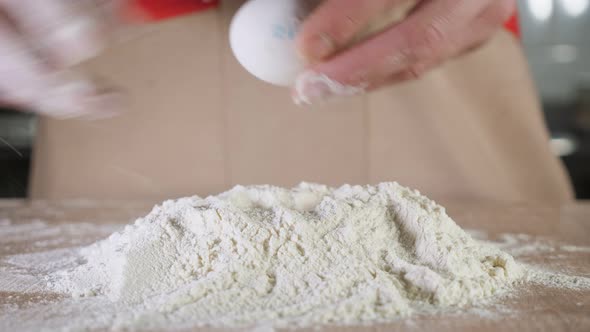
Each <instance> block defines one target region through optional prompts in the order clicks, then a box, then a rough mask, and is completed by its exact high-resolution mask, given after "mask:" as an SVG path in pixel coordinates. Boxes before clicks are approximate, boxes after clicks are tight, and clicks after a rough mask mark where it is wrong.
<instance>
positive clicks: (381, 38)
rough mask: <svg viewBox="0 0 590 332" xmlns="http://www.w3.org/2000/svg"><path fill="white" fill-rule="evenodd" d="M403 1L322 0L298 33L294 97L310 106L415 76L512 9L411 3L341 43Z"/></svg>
mask: <svg viewBox="0 0 590 332" xmlns="http://www.w3.org/2000/svg"><path fill="white" fill-rule="evenodd" d="M404 6H405V8H408V0H366V1H358V0H326V1H324V2H323V3H322V4H321V5H320V6H319V7H318V8H317V9H316V10H315V11H314V12H313V13H312V14H311V15H310V16H309V17H308V19H307V20H306V22H304V24H303V26H302V28H301V31H300V34H299V36H298V47H299V50H300V52H301V53H302V55H303V56H304V57H305V58H306V59H307V60H308V61H309V63H310V68H309V70H308V71H306V72H305V73H303V74H302V75H301V76H300V77H299V78H298V80H297V83H296V86H295V87H294V91H293V97H294V99H295V101H296V102H300V103H309V104H311V103H314V102H316V101H319V100H322V99H326V98H329V97H334V96H338V95H352V94H357V93H361V92H364V91H369V90H374V89H378V88H380V87H383V86H385V85H390V84H394V83H399V82H403V81H407V80H413V79H416V78H419V77H421V76H422V75H424V73H426V72H427V71H429V70H430V69H432V68H434V67H436V66H438V65H440V64H442V63H444V62H445V61H446V60H448V59H450V58H453V57H456V56H458V55H461V54H463V53H465V52H467V51H470V50H472V49H473V48H475V47H477V46H479V45H481V44H483V43H484V42H485V41H487V40H488V39H490V37H492V36H493V35H494V34H495V33H496V32H497V31H498V29H500V28H501V27H502V25H503V23H504V22H505V21H506V20H508V18H510V16H511V15H512V14H513V13H514V12H515V10H516V3H515V1H514V0H411V3H410V6H413V7H412V8H413V9H412V10H411V11H410V13H409V15H407V16H405V18H403V19H402V20H401V21H400V22H399V23H397V24H390V25H388V26H386V28H385V29H382V30H380V32H379V33H377V34H376V35H373V36H372V37H370V38H369V39H365V40H364V41H361V42H359V43H356V44H354V45H353V46H352V47H349V48H347V46H348V45H349V44H350V43H351V42H354V41H355V39H356V38H358V36H359V34H360V33H362V31H363V29H367V26H368V25H369V24H370V23H372V22H375V21H379V20H383V13H391V12H392V11H394V12H395V10H396V8H397V9H399V10H398V12H399V11H403V10H404V9H405V8H404ZM398 14H399V13H398ZM403 14H404V15H405V13H403ZM343 48H345V49H344V51H342V52H339V51H340V50H341V49H343Z"/></svg>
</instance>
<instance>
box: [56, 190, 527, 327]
mask: <svg viewBox="0 0 590 332" xmlns="http://www.w3.org/2000/svg"><path fill="white" fill-rule="evenodd" d="M79 255H80V259H81V260H82V261H83V262H84V263H83V264H82V265H77V266H75V267H72V268H70V269H64V270H61V271H59V272H57V273H53V274H51V275H50V277H48V282H49V286H50V288H51V289H53V290H54V291H58V292H65V293H69V294H71V295H73V296H75V297H80V296H82V297H89V298H91V297H94V296H98V297H101V298H104V297H105V296H106V297H107V298H108V299H109V300H110V302H111V303H113V305H124V306H134V307H135V308H136V309H135V310H134V311H133V314H132V315H130V317H125V319H119V322H120V323H118V324H119V325H120V326H118V327H122V328H124V327H130V326H131V327H138V326H140V327H150V328H158V327H166V326H170V324H172V322H174V324H176V325H180V326H182V325H183V324H185V326H194V325H199V326H214V327H246V326H250V327H251V326H255V325H258V326H270V327H284V326H310V325H322V324H334V323H336V324H362V323H368V322H382V321H388V320H392V319H395V318H398V317H400V316H405V315H409V314H411V313H413V312H424V311H429V310H437V309H443V308H449V307H461V306H465V305H468V304H474V303H478V302H480V301H484V300H486V299H489V298H491V297H493V296H495V295H498V294H502V293H505V292H506V291H507V290H510V289H511V288H512V287H513V286H514V285H516V284H517V283H518V282H520V281H522V280H525V279H527V278H529V279H530V278H532V279H534V278H535V277H534V276H535V275H534V274H529V273H528V272H527V271H528V270H527V269H526V268H525V267H524V266H522V265H520V264H517V263H515V261H514V259H513V258H512V256H510V255H509V254H507V253H505V252H503V251H501V250H500V249H498V248H497V247H495V246H493V245H491V244H488V243H483V242H477V241H475V240H473V239H472V237H471V236H469V235H468V234H467V233H465V232H464V231H463V230H462V229H461V228H460V227H459V226H457V224H455V222H454V221H453V220H452V219H451V218H449V217H448V216H447V214H446V213H445V209H444V208H443V207H441V206H439V205H437V204H435V203H434V202H432V201H431V200H429V199H427V198H426V197H424V196H421V195H420V194H419V193H418V192H417V191H413V190H410V189H407V188H404V187H402V186H400V185H398V184H397V183H383V184H380V185H378V186H364V187H361V186H343V187H340V188H338V189H332V188H329V187H326V186H321V185H314V184H305V183H304V184H301V185H299V186H298V187H296V188H294V189H292V190H288V189H282V188H277V187H271V186H253V187H241V186H238V187H235V188H234V189H232V190H230V191H228V192H225V193H222V194H220V195H218V196H211V197H207V198H204V199H203V198H199V197H191V198H182V199H178V200H172V201H167V202H164V203H163V204H162V205H160V206H157V207H155V208H154V209H153V210H152V212H151V213H150V214H148V215H147V216H146V217H144V218H141V219H138V220H137V221H136V222H135V223H134V224H133V225H130V226H127V227H126V228H125V229H124V230H122V231H120V232H118V233H114V234H113V235H111V236H110V237H109V238H108V239H106V240H103V241H100V242H97V243H95V244H93V245H90V246H88V247H85V248H82V249H81V251H80V252H79Z"/></svg>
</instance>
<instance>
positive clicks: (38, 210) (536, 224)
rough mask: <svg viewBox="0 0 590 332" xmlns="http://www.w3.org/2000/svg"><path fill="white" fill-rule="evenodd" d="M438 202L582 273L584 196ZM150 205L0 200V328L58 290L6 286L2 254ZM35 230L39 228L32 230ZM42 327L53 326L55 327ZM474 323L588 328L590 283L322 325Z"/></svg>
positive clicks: (588, 258) (546, 260) (64, 242)
mask: <svg viewBox="0 0 590 332" xmlns="http://www.w3.org/2000/svg"><path fill="white" fill-rule="evenodd" d="M442 203H443V205H445V206H446V207H447V211H448V213H449V215H450V216H451V217H453V219H454V220H455V221H456V222H457V223H458V224H459V225H461V226H462V227H463V228H465V229H469V230H477V231H478V232H477V234H483V235H485V237H486V238H487V239H488V240H495V239H496V240H497V239H499V238H502V237H501V235H502V234H527V235H531V236H532V237H531V238H528V240H527V241H532V242H535V241H537V242H539V241H541V242H542V243H546V244H548V245H550V246H553V247H552V248H553V249H551V250H545V251H540V252H534V251H530V250H529V251H521V253H520V254H518V255H515V256H516V258H517V259H518V260H519V261H523V262H526V263H530V264H534V265H536V266H543V267H544V268H546V269H548V270H552V271H560V272H564V273H567V274H570V275H576V276H583V277H590V203H576V204H571V205H567V206H561V207H557V206H555V207H547V206H532V205H528V206H527V205H505V204H465V203H463V204H457V203H454V202H442ZM152 205H153V204H152V203H151V202H126V203H121V202H91V201H70V202H54V203H48V202H34V203H26V202H23V201H6V200H5V201H2V200H0V331H9V330H10V331H13V330H34V329H33V328H31V325H30V324H29V325H27V323H26V322H24V321H23V322H19V321H18V320H17V319H14V318H11V317H19V316H18V313H19V310H21V308H22V310H25V309H26V308H31V307H34V306H53V307H56V308H59V304H60V301H61V300H60V298H61V297H60V296H56V295H55V294H49V293H46V292H43V291H39V290H38V289H30V290H28V291H22V290H20V291H16V292H15V291H10V290H11V289H13V288H14V286H15V285H10V282H11V281H9V280H8V279H9V278H8V277H7V274H6V273H7V272H6V270H7V264H6V263H5V262H6V261H7V259H8V258H10V257H14V255H19V254H24V253H35V252H41V251H48V250H53V249H59V248H68V247H75V246H83V245H86V244H90V243H92V242H94V241H96V240H98V239H100V238H104V237H105V236H106V235H108V234H109V233H110V232H112V230H113V229H116V228H117V227H119V226H120V225H124V224H128V223H130V222H132V221H133V220H134V219H135V218H137V217H140V216H143V215H145V214H146V213H147V212H149V210H150V209H151V206H152ZM98 225H107V226H108V227H107V226H105V227H102V226H101V227H99V226H98ZM109 225H110V226H109ZM94 226H96V227H94ZM40 229H42V230H43V231H39V230H40ZM27 232H29V233H27ZM29 234H30V235H29ZM566 246H576V248H581V250H569V251H567V250H566V251H564V250H560V248H566ZM569 248H573V247H569ZM508 251H509V252H510V250H508ZM17 286H18V285H17ZM16 288H18V287H16ZM7 308H10V309H11V310H13V311H12V312H13V313H14V315H13V314H10V315H5V314H2V311H3V310H7ZM15 308H16V309H15ZM15 310H16V311H15ZM58 310H59V309H58ZM58 314H59V312H58ZM63 314H64V315H67V313H63ZM49 327H50V328H51V329H54V330H60V329H61V328H62V327H59V326H49ZM475 329H477V330H478V331H480V332H485V331H552V332H554V331H590V290H584V291H580V290H576V291H574V290H564V289H551V288H546V287H540V286H536V287H532V286H530V287H528V289H525V290H522V291H520V292H518V294H515V296H512V297H510V298H508V299H504V300H501V301H500V303H497V304H494V305H493V306H491V307H489V308H483V309H482V308H470V309H469V308H468V309H466V310H461V311H452V312H447V313H441V314H437V315H435V316H415V317H411V318H409V319H400V320H398V321H395V322H393V323H390V324H387V325H377V326H370V327H357V328H352V327H351V328H327V329H326V330H330V331H336V330H337V331H356V330H361V331H391V330H406V331H424V330H426V331H434V330H436V331H472V330H475Z"/></svg>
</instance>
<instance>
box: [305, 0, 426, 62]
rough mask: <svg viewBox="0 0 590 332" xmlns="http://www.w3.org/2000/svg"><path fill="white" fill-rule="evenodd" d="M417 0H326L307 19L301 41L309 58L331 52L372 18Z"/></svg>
mask: <svg viewBox="0 0 590 332" xmlns="http://www.w3.org/2000/svg"><path fill="white" fill-rule="evenodd" d="M416 1H417V0H373V1H358V0H326V1H325V2H323V3H322V4H321V5H320V6H319V7H318V8H317V9H316V10H315V11H313V12H312V14H311V15H310V16H309V17H308V18H307V19H306V21H305V22H304V24H303V26H302V27H301V31H300V32H299V35H298V39H297V44H298V48H299V50H300V52H301V54H302V55H303V56H304V57H305V58H307V59H308V60H309V61H311V62H313V61H317V60H321V59H324V58H326V57H328V56H330V55H331V54H332V53H334V52H336V51H337V50H338V49H341V48H342V47H344V46H345V45H347V44H348V43H349V42H350V41H351V40H353V39H354V38H355V36H357V35H358V34H359V33H361V31H362V30H363V29H365V28H366V27H367V26H368V25H369V24H370V23H371V22H374V21H375V19H377V18H379V16H382V15H383V13H384V12H390V11H392V10H393V9H395V8H397V7H402V9H403V8H406V7H408V4H409V3H412V4H414V3H415V2H416Z"/></svg>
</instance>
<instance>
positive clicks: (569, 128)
mask: <svg viewBox="0 0 590 332" xmlns="http://www.w3.org/2000/svg"><path fill="white" fill-rule="evenodd" d="M519 9H520V19H521V26H522V30H523V44H524V47H525V50H526V54H527V57H528V59H529V62H530V66H531V70H532V73H533V75H534V78H535V81H536V84H537V87H538V89H539V92H540V95H541V97H542V101H543V108H544V112H545V115H546V118H547V124H548V126H549V129H550V131H551V136H552V139H551V142H548V144H551V147H552V148H553V150H554V153H555V154H556V155H558V156H559V157H561V158H562V159H563V160H564V163H565V165H566V167H567V169H568V171H569V173H570V175H571V178H572V182H573V183H574V187H575V189H576V193H577V196H578V198H580V199H590V0H519ZM35 123H36V119H35V117H34V116H32V115H30V114H25V113H20V112H19V113H17V112H12V111H10V110H5V109H0V197H1V198H16V197H26V195H27V187H28V179H29V170H30V160H31V148H32V145H33V142H34V137H35Z"/></svg>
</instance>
